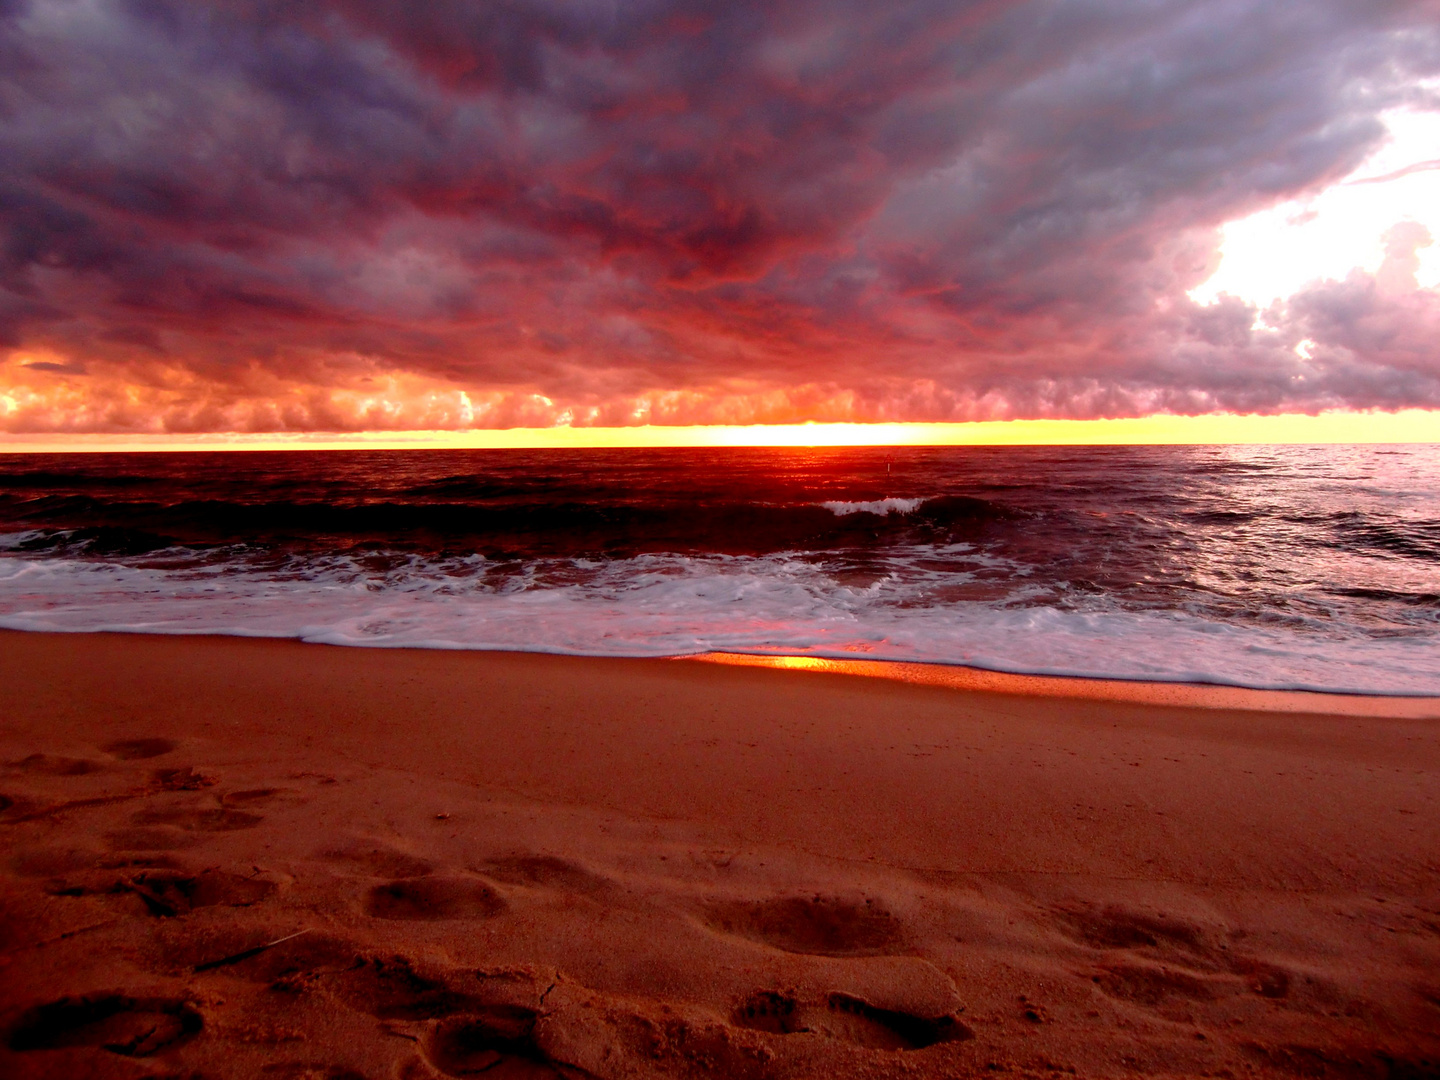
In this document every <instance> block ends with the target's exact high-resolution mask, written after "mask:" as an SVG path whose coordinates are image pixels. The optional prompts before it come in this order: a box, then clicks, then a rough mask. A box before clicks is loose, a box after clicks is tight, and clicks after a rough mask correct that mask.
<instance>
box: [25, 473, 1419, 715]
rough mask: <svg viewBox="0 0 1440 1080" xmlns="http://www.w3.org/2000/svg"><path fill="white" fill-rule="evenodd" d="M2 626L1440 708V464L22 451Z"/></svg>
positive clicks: (26, 628)
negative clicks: (1033, 676)
mask: <svg viewBox="0 0 1440 1080" xmlns="http://www.w3.org/2000/svg"><path fill="white" fill-rule="evenodd" d="M0 626H3V627H10V628H16V629H25V630H101V629H104V630H131V631H143V632H155V633H226V634H246V635H265V636H276V637H295V638H302V639H304V640H307V641H320V642H329V643H334V644H346V645H370V646H387V645H388V646H402V645H403V646H428V647H436V648H469V649H525V650H532V651H543V652H562V653H582V654H591V655H617V656H656V655H660V656H665V655H683V654H688V653H698V652H706V651H712V650H725V651H734V652H752V653H787V654H795V653H808V654H814V655H823V656H845V657H855V656H863V657H868V658H872V659H895V660H921V661H933V662H940V663H955V664H969V665H974V666H978V667H985V668H993V669H998V670H1004V671H1016V672H1036V673H1050V674H1068V675H1087V676H1104V677H1118V678H1129V679H1166V680H1182V681H1196V682H1212V683H1224V684H1231V685H1239V686H1254V687H1276V688H1310V689H1321V690H1336V691H1363V692H1372V693H1389V694H1440V447H1437V446H1388V447H1386V446H1380V447H1370V446H1366V447H1331V446H1325V447H1065V448H1059V447H1019V448H1017V447H1004V448H976V447H947V448H904V449H892V448H873V449H871V448H864V449H848V448H847V449H716V450H587V451H354V452H349V451H341V452H331V451H298V452H283V453H250V452H246V453H195V454H84V455H75V454H66V455H35V454H26V455H5V456H0Z"/></svg>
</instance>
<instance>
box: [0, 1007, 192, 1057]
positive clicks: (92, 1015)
mask: <svg viewBox="0 0 1440 1080" xmlns="http://www.w3.org/2000/svg"><path fill="white" fill-rule="evenodd" d="M202 1027H204V1021H203V1020H202V1019H201V1017H200V1014H199V1013H198V1012H196V1011H195V1009H194V1008H193V1007H192V1006H191V1005H190V1004H189V1003H188V1002H185V1001H182V1000H179V999H177V998H134V997H127V996H126V995H124V994H96V995H90V996H87V997H78V998H61V999H60V1000H59V1001H54V1002H51V1003H50V1004H48V1005H40V1006H37V1007H35V1008H33V1009H31V1010H30V1011H29V1012H27V1013H25V1014H24V1015H23V1016H21V1017H20V1020H19V1022H18V1023H17V1024H16V1025H15V1026H14V1028H13V1029H12V1031H11V1034H10V1039H9V1045H10V1049H11V1050H14V1051H17V1052H19V1053H25V1052H27V1051H31V1050H56V1049H60V1048H62V1047H69V1046H95V1047H100V1048H102V1049H105V1050H109V1051H110V1052H111V1053H115V1054H121V1055H123V1056H125V1057H149V1056H150V1055H152V1054H155V1053H158V1052H159V1051H161V1050H163V1049H166V1048H167V1047H172V1046H176V1045H179V1044H180V1043H183V1042H186V1041H188V1040H190V1039H192V1038H194V1037H195V1036H196V1035H198V1034H199V1033H200V1030H201V1028H202Z"/></svg>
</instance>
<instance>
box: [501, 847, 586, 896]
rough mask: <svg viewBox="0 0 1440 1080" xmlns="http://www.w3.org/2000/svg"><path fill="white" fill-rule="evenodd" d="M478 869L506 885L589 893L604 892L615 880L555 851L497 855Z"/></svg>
mask: <svg viewBox="0 0 1440 1080" xmlns="http://www.w3.org/2000/svg"><path fill="white" fill-rule="evenodd" d="M475 869H476V870H477V871H479V872H480V873H482V874H484V875H485V876H486V877H488V878H493V879H494V880H496V881H503V882H505V883H506V884H507V885H527V886H539V887H541V888H545V889H555V890H557V891H560V892H571V893H583V894H586V895H590V894H594V893H598V892H603V891H605V890H606V889H608V888H610V886H611V884H612V882H611V881H610V880H609V879H608V878H604V877H601V876H600V875H599V874H596V873H592V872H591V871H589V870H587V869H585V867H583V866H580V865H579V864H578V863H573V862H569V861H568V860H566V859H560V858H557V857H555V856H554V855H532V854H527V853H520V854H509V855H496V856H493V857H492V858H489V859H487V860H485V862H483V863H481V864H480V865H478V866H476V867H475Z"/></svg>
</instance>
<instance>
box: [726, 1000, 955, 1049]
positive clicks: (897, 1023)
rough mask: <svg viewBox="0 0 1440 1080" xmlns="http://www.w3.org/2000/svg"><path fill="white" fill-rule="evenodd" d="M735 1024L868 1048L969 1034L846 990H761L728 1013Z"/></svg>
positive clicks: (948, 1020)
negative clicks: (806, 996) (813, 995)
mask: <svg viewBox="0 0 1440 1080" xmlns="http://www.w3.org/2000/svg"><path fill="white" fill-rule="evenodd" d="M731 1020H732V1022H733V1023H734V1024H735V1025H736V1026H737V1027H743V1028H748V1029H750V1030H751V1031H764V1032H768V1033H770V1034H772V1035H799V1034H812V1035H822V1036H825V1037H826V1038H831V1039H840V1040H842V1041H844V1042H848V1043H851V1044H853V1045H855V1046H862V1047H865V1048H867V1049H870V1050H923V1049H924V1048H925V1047H927V1046H935V1045H937V1044H939V1043H946V1042H960V1041H962V1040H965V1039H972V1038H974V1037H975V1036H974V1032H972V1031H971V1030H970V1029H969V1028H968V1027H966V1026H965V1025H964V1024H962V1023H961V1022H960V1021H959V1020H958V1019H957V1018H956V1017H955V1016H953V1015H952V1016H938V1017H928V1016H917V1015H915V1014H913V1013H908V1012H901V1011H899V1010H895V1009H883V1008H880V1007H879V1006H876V1005H872V1004H871V1003H870V1002H868V1001H865V1000H864V999H863V998H859V997H855V996H854V995H852V994H842V993H831V994H827V995H826V996H825V997H824V998H822V999H820V1000H816V1001H807V1000H803V999H801V998H799V997H798V996H797V995H795V994H793V993H788V992H783V991H777V990H762V991H759V992H758V993H755V994H752V995H751V996H750V997H748V998H746V999H745V1001H743V1002H742V1003H741V1004H740V1005H739V1006H738V1007H737V1008H736V1009H735V1011H734V1013H733V1014H732V1016H731Z"/></svg>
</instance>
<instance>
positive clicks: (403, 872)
mask: <svg viewBox="0 0 1440 1080" xmlns="http://www.w3.org/2000/svg"><path fill="white" fill-rule="evenodd" d="M320 857H321V858H322V859H328V860H330V861H331V862H339V863H347V864H349V865H350V866H353V867H355V868H357V869H359V870H363V871H364V872H365V873H366V874H368V875H369V876H370V877H382V878H417V877H426V876H428V875H430V874H432V873H434V872H435V867H434V865H433V864H432V863H430V862H429V861H428V860H426V859H422V858H420V857H418V856H416V855H410V854H408V853H406V852H404V851H397V850H396V849H394V848H392V847H386V846H385V845H383V844H376V843H373V842H365V841H357V842H356V843H353V844H350V845H348V846H346V847H343V848H338V849H334V850H331V851H326V852H322V853H321V855H320Z"/></svg>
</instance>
